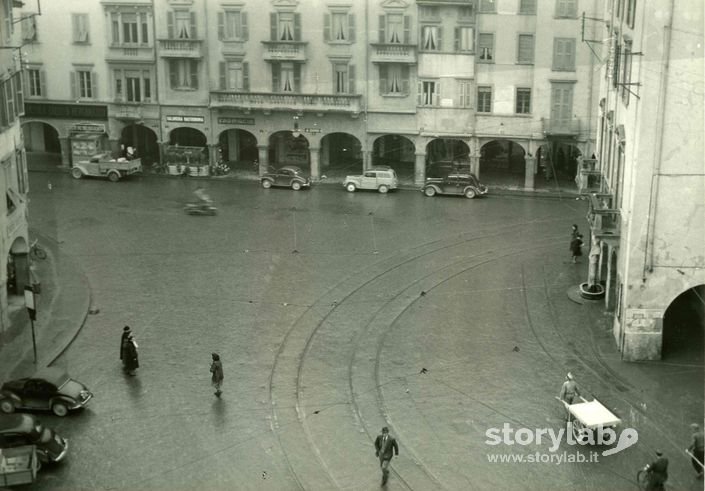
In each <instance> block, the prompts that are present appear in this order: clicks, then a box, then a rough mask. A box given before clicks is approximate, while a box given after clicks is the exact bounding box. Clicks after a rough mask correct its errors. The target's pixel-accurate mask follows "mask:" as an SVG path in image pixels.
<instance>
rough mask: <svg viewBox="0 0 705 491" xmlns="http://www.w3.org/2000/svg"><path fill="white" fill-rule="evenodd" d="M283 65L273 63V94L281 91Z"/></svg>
mask: <svg viewBox="0 0 705 491" xmlns="http://www.w3.org/2000/svg"><path fill="white" fill-rule="evenodd" d="M280 70H281V65H280V64H279V63H272V92H280V91H281V82H280V80H281V74H280Z"/></svg>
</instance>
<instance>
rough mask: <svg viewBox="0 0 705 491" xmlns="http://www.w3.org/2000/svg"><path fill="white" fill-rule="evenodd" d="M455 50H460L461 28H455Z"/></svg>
mask: <svg viewBox="0 0 705 491" xmlns="http://www.w3.org/2000/svg"><path fill="white" fill-rule="evenodd" d="M453 50H454V51H460V28H459V27H456V28H455V38H454V40H453Z"/></svg>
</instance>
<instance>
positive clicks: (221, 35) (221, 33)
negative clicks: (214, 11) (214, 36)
mask: <svg viewBox="0 0 705 491" xmlns="http://www.w3.org/2000/svg"><path fill="white" fill-rule="evenodd" d="M218 39H219V40H221V41H222V40H223V39H225V12H218Z"/></svg>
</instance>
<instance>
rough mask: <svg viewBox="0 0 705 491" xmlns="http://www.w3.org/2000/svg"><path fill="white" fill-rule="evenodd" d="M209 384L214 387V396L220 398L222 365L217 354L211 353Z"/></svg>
mask: <svg viewBox="0 0 705 491" xmlns="http://www.w3.org/2000/svg"><path fill="white" fill-rule="evenodd" d="M211 358H212V359H213V361H212V362H211V374H212V375H211V384H213V387H215V396H216V397H220V394H222V393H223V391H221V390H220V388H221V387H222V386H223V363H222V362H221V361H220V355H218V353H211Z"/></svg>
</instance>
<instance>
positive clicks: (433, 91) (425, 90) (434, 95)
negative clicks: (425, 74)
mask: <svg viewBox="0 0 705 491" xmlns="http://www.w3.org/2000/svg"><path fill="white" fill-rule="evenodd" d="M438 85H439V84H438V82H436V81H433V80H422V81H420V82H419V100H418V103H419V106H437V105H438V100H439V93H438V92H439V90H438V89H439V87H438Z"/></svg>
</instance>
